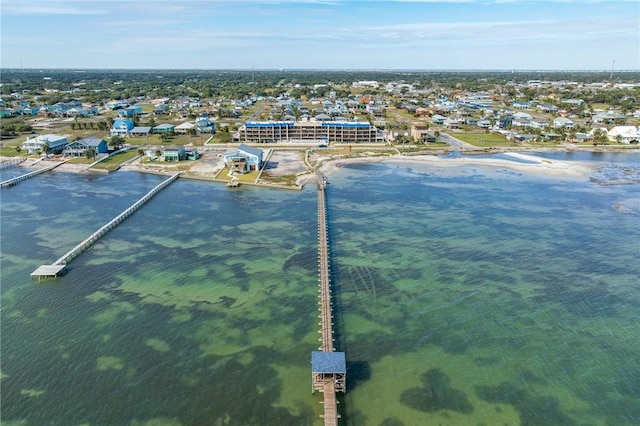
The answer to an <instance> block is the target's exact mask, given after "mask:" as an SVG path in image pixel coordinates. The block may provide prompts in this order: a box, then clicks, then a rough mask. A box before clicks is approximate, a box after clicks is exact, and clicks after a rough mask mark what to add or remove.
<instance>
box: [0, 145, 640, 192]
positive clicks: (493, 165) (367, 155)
mask: <svg viewBox="0 0 640 426" xmlns="http://www.w3.org/2000/svg"><path fill="white" fill-rule="evenodd" d="M445 152H446V151H445ZM535 152H594V153H605V152H606V153H616V152H620V153H638V152H640V148H639V149H629V148H626V149H624V150H622V149H615V148H613V149H611V148H606V149H603V148H594V149H571V150H567V149H562V150H559V149H526V150H524V149H513V150H503V149H500V150H492V151H484V152H482V153H480V152H477V153H476V152H473V153H468V154H467V153H463V154H462V155H461V156H450V157H444V156H442V153H415V154H406V153H405V154H402V153H398V154H392V155H380V154H379V153H376V152H364V153H362V155H354V156H349V157H346V156H345V157H341V156H332V155H326V156H322V155H320V156H319V157H318V158H316V159H315V162H316V163H320V165H319V166H318V167H317V168H318V170H320V171H321V172H322V173H324V174H326V175H327V176H331V175H332V174H335V173H337V172H338V171H339V169H340V168H341V167H342V166H343V165H345V164H357V163H361V164H373V163H386V164H396V165H405V166H407V165H410V164H414V165H417V166H424V167H426V168H427V169H429V170H430V171H436V172H437V171H438V170H455V169H464V168H467V169H468V168H483V169H502V170H504V169H506V170H511V171H516V172H520V173H527V174H532V175H538V176H548V177H570V178H586V177H587V176H588V175H589V174H590V173H593V172H595V171H596V170H597V168H598V166H599V165H598V164H594V163H592V162H588V161H572V160H552V159H547V158H543V157H538V156H535V155H531V153H535ZM316 153H320V154H321V152H316ZM474 155H483V157H482V158H478V157H475V156H474ZM491 155H500V156H501V157H503V158H487V157H485V156H491ZM504 157H507V158H504ZM508 157H511V158H513V159H512V160H511V159H509V158H508ZM12 158H15V157H0V161H7V160H10V159H12ZM51 162H58V161H57V160H55V159H34V158H27V159H26V160H25V161H24V162H22V163H21V166H25V167H29V168H31V167H34V168H36V169H37V168H40V167H36V166H42V167H44V166H46V165H47V164H50V163H51ZM302 163H303V164H304V161H302ZM219 168H220V167H219V165H217V166H215V167H214V166H213V165H211V166H210V167H204V168H199V169H198V170H197V171H195V173H191V174H189V170H185V173H184V178H187V179H188V178H193V179H196V180H202V181H210V182H216V179H215V176H216V174H217V172H219ZM305 168H307V167H306V166H305ZM57 170H59V171H64V172H69V173H78V174H81V173H94V172H95V173H110V172H109V171H104V170H98V169H91V168H89V167H88V164H86V165H85V164H69V163H65V164H61V165H60V166H59V167H58V169H57ZM121 170H126V171H134V172H139V173H149V174H156V175H168V174H171V173H173V171H172V170H170V169H168V168H158V169H156V170H153V169H152V168H150V167H145V166H141V165H138V164H136V163H133V164H127V165H126V166H123V167H122V169H121ZM208 174H211V177H209V176H207V175H208ZM315 179H316V177H315V174H314V173H313V170H308V172H306V173H302V174H301V175H300V176H299V177H298V178H297V179H296V187H291V188H284V187H283V186H282V185H277V184H271V183H268V182H265V183H264V184H260V183H254V184H252V185H251V186H264V187H268V188H283V189H298V190H299V189H301V188H302V187H303V186H304V185H306V184H308V183H311V182H313V181H315Z"/></svg>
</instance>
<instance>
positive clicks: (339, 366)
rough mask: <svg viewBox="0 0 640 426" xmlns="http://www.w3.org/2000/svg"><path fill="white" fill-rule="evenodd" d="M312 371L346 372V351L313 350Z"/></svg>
mask: <svg viewBox="0 0 640 426" xmlns="http://www.w3.org/2000/svg"><path fill="white" fill-rule="evenodd" d="M311 372H312V373H343V374H344V373H346V372H347V362H346V359H345V355H344V352H318V351H314V352H311Z"/></svg>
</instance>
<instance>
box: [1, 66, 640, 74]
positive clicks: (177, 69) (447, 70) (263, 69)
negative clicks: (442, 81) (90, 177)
mask: <svg viewBox="0 0 640 426" xmlns="http://www.w3.org/2000/svg"><path fill="white" fill-rule="evenodd" d="M44 70H47V71H275V72H288V71H294V72H305V71H314V72H318V71H324V72H505V73H518V72H606V73H611V70H610V69H604V68H602V69H596V68H593V69H584V68H562V69H550V68H521V69H519V68H92V67H78V68H74V67H26V68H25V67H0V71H44ZM629 72H640V69H618V70H615V71H614V74H615V73H629Z"/></svg>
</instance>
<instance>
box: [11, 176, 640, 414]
mask: <svg viewBox="0 0 640 426" xmlns="http://www.w3.org/2000/svg"><path fill="white" fill-rule="evenodd" d="M160 181H161V178H160V177H157V176H150V175H140V174H135V173H120V172H119V173H116V174H112V175H100V176H77V175H70V174H64V173H52V174H46V175H43V176H40V177H38V178H34V179H32V180H29V181H25V182H22V183H20V185H18V186H16V187H14V188H11V189H9V190H3V192H2V194H0V195H1V196H2V199H1V208H2V210H1V213H2V228H1V236H2V247H1V249H2V269H1V272H2V295H1V297H2V312H1V314H2V324H1V325H2V347H1V350H2V366H1V369H2V381H1V382H0V384H1V386H2V389H1V390H2V414H1V415H2V423H3V424H5V423H7V424H12V423H15V424H33V425H39V424H60V425H73V424H92V425H103V424H113V425H119V424H168V425H174V424H175V425H178V424H183V425H197V424H203V425H205V424H234V425H254V424H255V425H264V424H273V425H282V424H291V425H298V424H321V422H320V421H319V420H318V417H317V416H318V414H320V410H321V406H320V404H318V402H319V401H320V396H319V395H314V396H312V395H311V392H310V391H311V377H310V368H309V367H310V364H309V361H310V352H311V351H312V350H315V349H316V348H317V345H318V341H317V339H318V334H317V300H316V295H317V288H316V285H317V277H316V273H317V265H316V262H317V260H316V250H317V249H316V216H315V215H316V196H315V189H314V188H313V187H309V188H308V189H306V190H305V191H303V192H302V193H296V192H282V191H274V190H264V189H256V188H242V189H240V190H228V189H227V188H225V187H223V186H218V185H214V184H210V183H204V182H193V181H185V180H178V181H177V182H175V183H174V184H172V185H171V186H169V187H168V188H167V189H166V190H164V191H163V192H162V193H160V194H159V195H158V196H156V197H155V198H154V199H153V200H152V201H151V202H149V203H148V204H147V205H146V206H144V207H143V208H142V209H141V210H139V211H138V212H136V214H134V215H133V216H132V217H130V218H129V219H127V220H126V221H125V222H124V223H123V224H121V225H120V226H119V227H118V228H116V229H115V230H113V231H111V232H110V233H109V234H107V236H105V237H104V238H103V239H102V240H101V241H100V242H99V243H97V244H96V245H95V246H94V247H93V248H92V249H91V250H89V251H88V252H86V253H85V254H83V255H82V256H80V257H78V258H77V259H75V260H74V261H73V262H72V264H71V268H70V271H69V272H68V273H67V274H66V275H65V276H64V277H62V278H60V279H58V280H56V281H55V282H50V283H41V284H37V283H33V282H31V280H30V278H29V273H30V272H31V271H32V270H34V269H35V268H36V267H37V266H39V265H40V264H42V263H49V262H51V261H53V260H55V259H57V258H58V257H59V256H60V255H61V254H62V253H64V252H65V251H67V250H68V249H70V248H71V247H73V246H74V245H75V244H76V243H77V242H79V241H80V240H82V239H83V238H84V237H86V236H87V235H89V234H90V233H91V232H93V231H94V230H95V229H97V228H98V227H99V226H101V225H102V224H103V223H104V222H106V221H107V220H109V219H110V218H112V217H113V216H115V215H116V214H118V213H119V212H120V211H121V210H123V209H124V208H125V207H126V206H128V205H129V204H131V203H132V202H133V201H135V200H136V199H137V198H138V197H140V196H141V195H143V194H144V193H146V192H147V191H148V190H149V189H151V188H152V187H153V186H155V185H156V184H157V183H159V182H160ZM330 181H331V185H330V186H329V189H328V208H329V227H330V240H331V241H330V242H331V248H332V252H331V255H332V274H333V277H334V283H335V285H336V291H335V293H334V294H335V295H336V304H335V306H336V313H335V317H336V326H337V333H338V335H337V336H336V337H337V339H336V340H337V346H338V349H340V350H344V351H346V353H347V362H348V389H349V392H348V393H347V395H346V396H345V397H344V398H343V401H342V404H341V405H340V409H341V413H342V416H343V418H344V421H345V424H353V425H379V424H385V425H395V424H398V425H399V424H404V425H428V424H451V425H456V424H487V425H493V424H513V425H515V424H523V425H540V424H593V425H600V424H602V425H605V424H635V419H637V418H639V417H640V403H639V402H638V400H639V399H640V398H639V397H640V388H639V387H638V383H640V377H639V371H640V364H639V362H638V361H637V357H636V356H635V354H636V353H638V351H639V350H640V343H639V342H640V336H639V334H638V331H637V323H638V317H639V316H640V315H639V314H640V283H639V280H638V276H640V270H639V269H640V266H639V265H638V262H637V258H638V253H639V252H640V247H639V245H638V244H639V243H638V241H640V238H639V237H640V235H639V234H640V231H639V226H638V221H639V217H640V209H638V204H637V201H636V200H637V199H638V195H639V192H640V189H639V188H638V186H637V185H635V186H634V185H624V186H599V185H596V184H594V183H591V182H588V181H576V180H572V181H568V180H559V179H540V178H531V177H527V176H520V175H518V174H516V173H511V172H502V171H488V172H483V173H480V172H477V171H469V170H460V171H455V172H452V173H449V174H447V175H439V174H434V173H431V172H430V171H429V170H421V169H420V167H414V168H412V169H410V168H407V167H406V166H403V167H396V166H393V165H359V166H351V167H348V168H345V170H343V171H342V172H341V173H340V174H339V175H336V176H332V177H331V179H330Z"/></svg>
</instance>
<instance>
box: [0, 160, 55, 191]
mask: <svg viewBox="0 0 640 426" xmlns="http://www.w3.org/2000/svg"><path fill="white" fill-rule="evenodd" d="M61 164H64V162H62V163H55V164H52V165H51V166H48V167H43V168H42V169H38V170H34V171H33V172H30V173H27V174H24V175H21V176H16V177H14V178H13V179H8V180H5V181H4V182H0V187H2V188H9V187H10V186H13V185H17V184H18V183H19V182H22V181H23V180H27V179H31V178H32V177H34V176H38V175H39V174H42V173H45V172H48V171H50V170H53V169H55V168H56V167H58V166H60V165H61Z"/></svg>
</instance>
